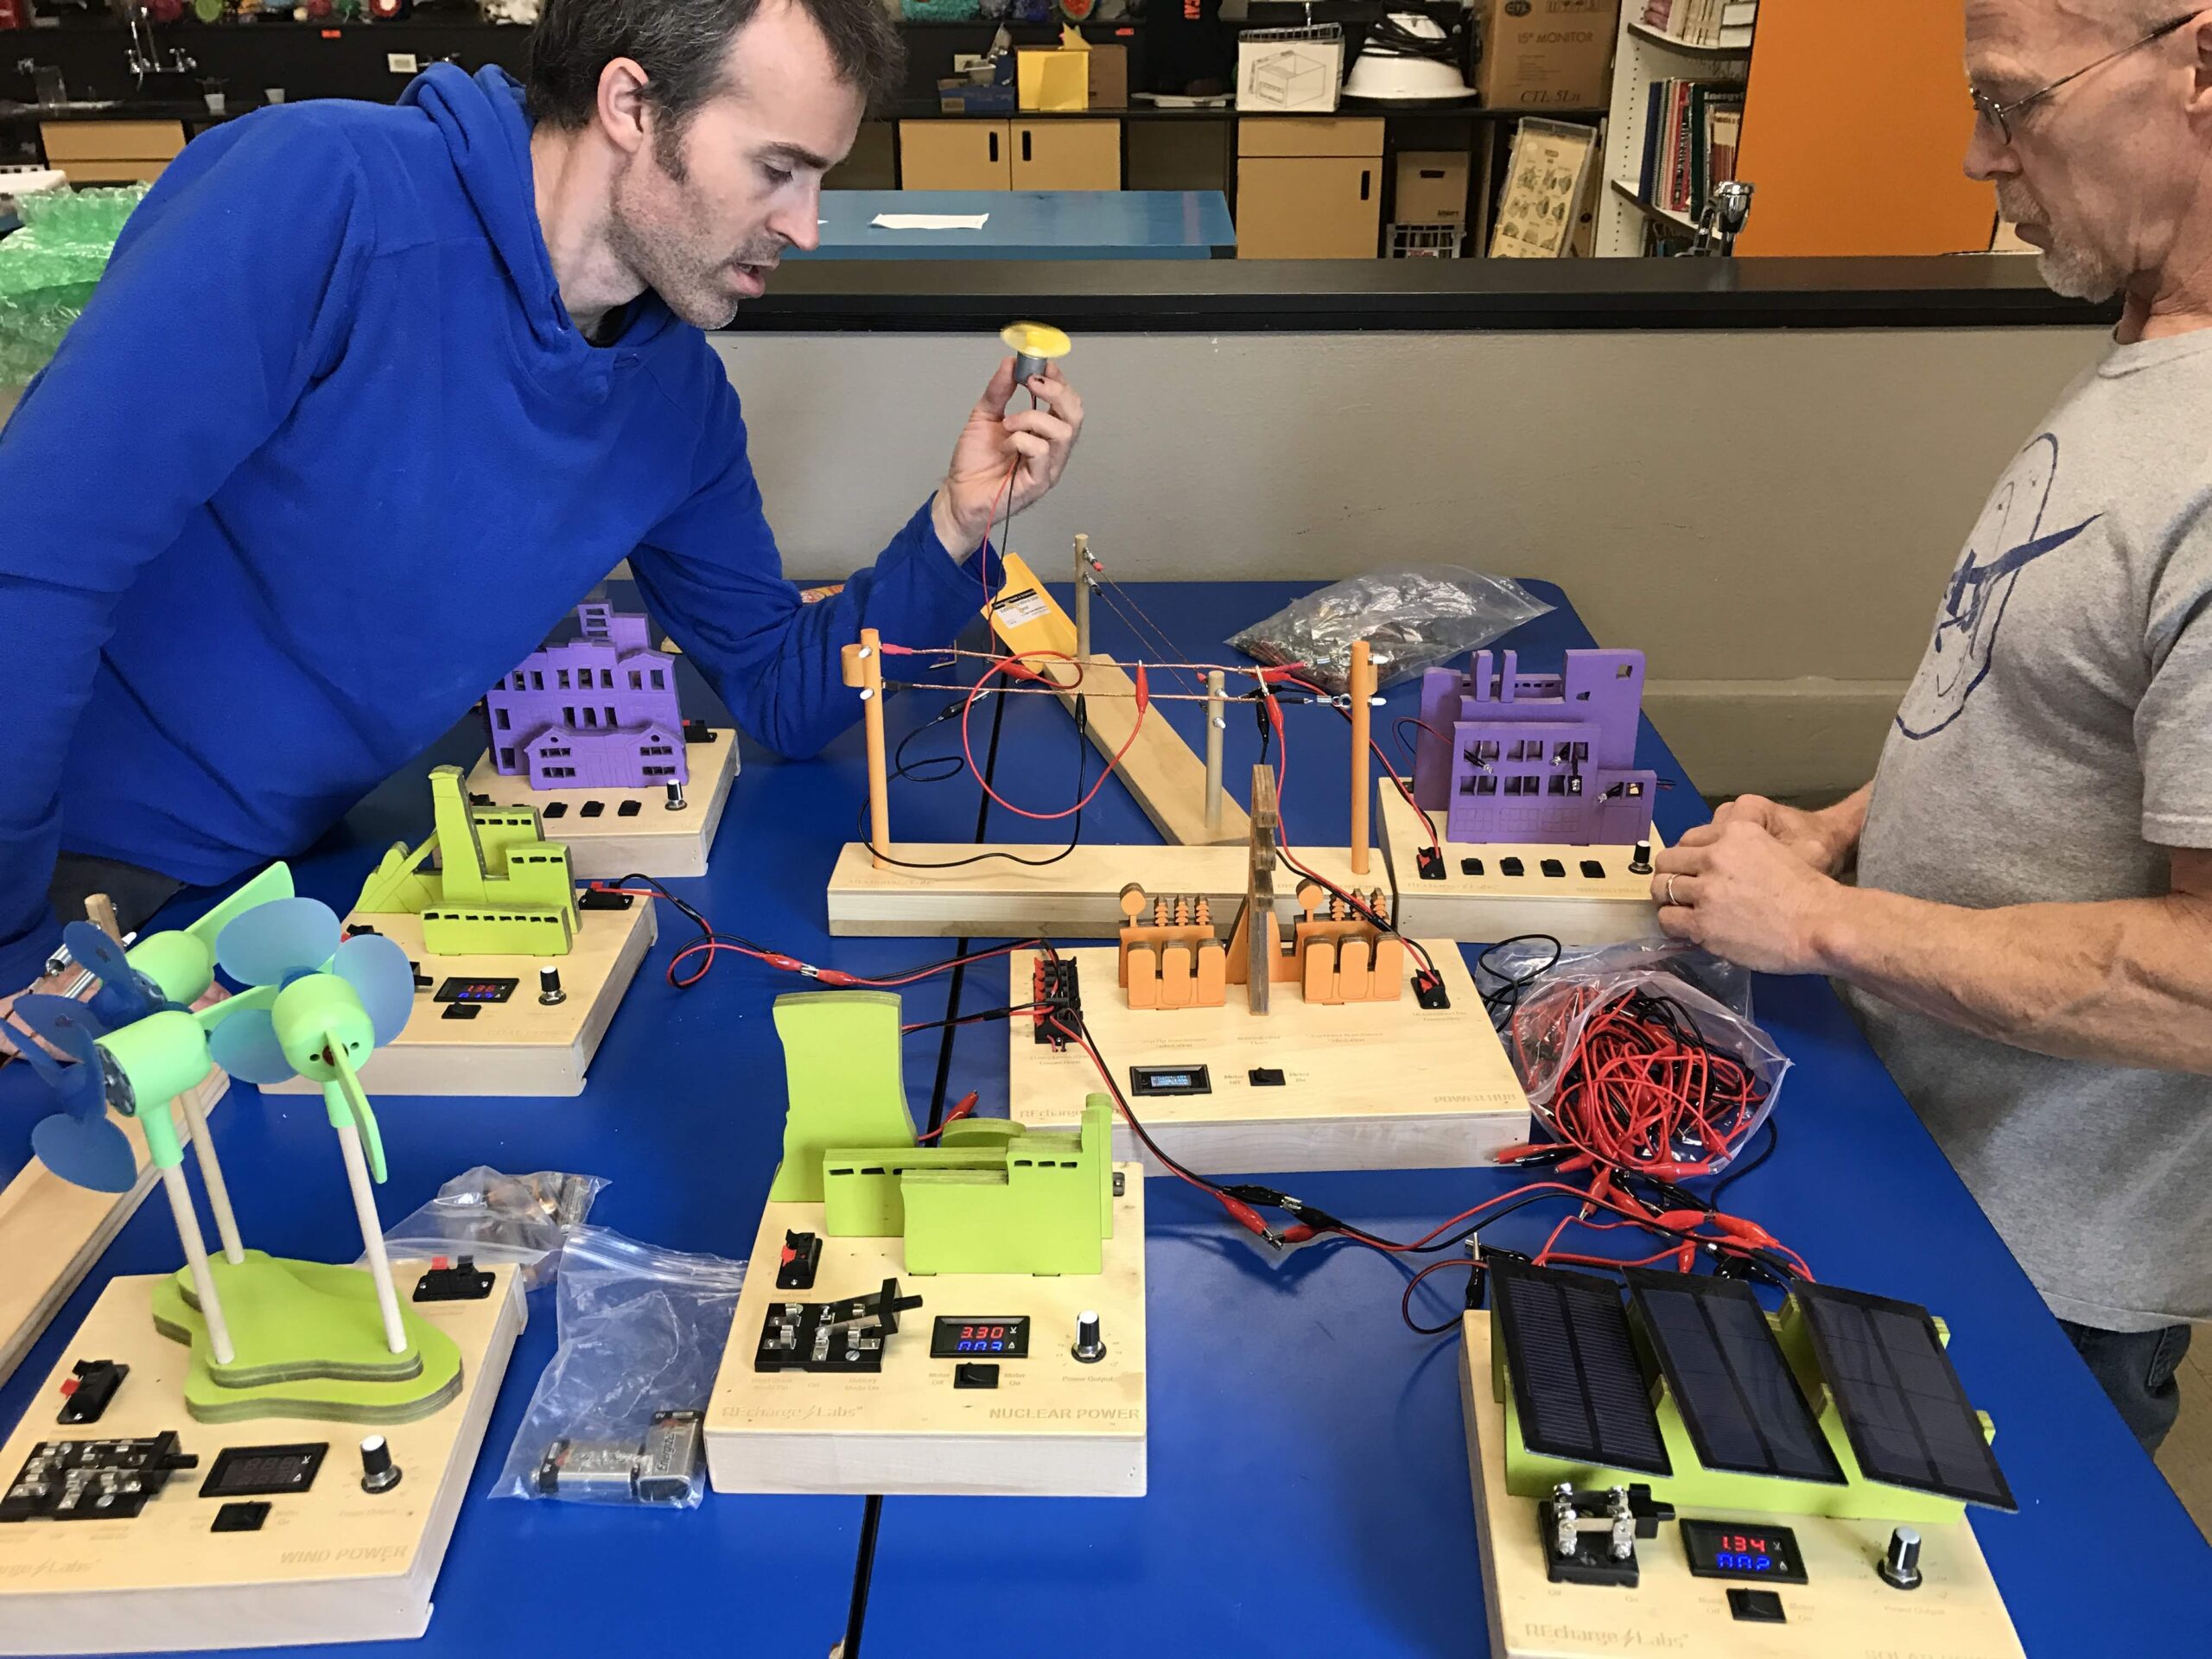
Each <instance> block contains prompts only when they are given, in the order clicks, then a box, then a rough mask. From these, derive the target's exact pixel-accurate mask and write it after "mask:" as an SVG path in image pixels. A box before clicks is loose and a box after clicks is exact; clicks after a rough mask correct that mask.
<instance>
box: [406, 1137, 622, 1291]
mask: <svg viewBox="0 0 2212 1659" xmlns="http://www.w3.org/2000/svg"><path fill="white" fill-rule="evenodd" d="M606 1185H607V1183H606V1181H604V1180H603V1179H601V1178H600V1177H599V1176H596V1175H569V1174H564V1173H562V1172H560V1171H559V1170H550V1169H541V1170H537V1171H535V1172H533V1173H531V1174H528V1175H505V1174H502V1173H500V1172H499V1171H498V1170H496V1169H493V1167H492V1166H490V1165H488V1164H479V1165H477V1166H476V1167H475V1168H474V1169H471V1170H466V1171H464V1172H462V1173H461V1174H459V1175H456V1176H454V1178H453V1179H451V1180H449V1181H448V1182H447V1183H446V1184H445V1185H443V1186H442V1187H440V1188H439V1189H438V1194H437V1196H436V1197H435V1198H432V1199H431V1200H430V1201H429V1203H428V1204H426V1205H423V1207H422V1208H421V1209H419V1210H417V1211H416V1212H415V1213H414V1214H413V1215H411V1216H410V1217H407V1218H406V1219H405V1220H404V1221H401V1222H397V1223H394V1224H392V1225H391V1226H390V1227H387V1228H385V1234H384V1244H385V1253H386V1254H387V1255H391V1256H392V1257H393V1258H395V1259H398V1258H402V1257H405V1258H409V1259H416V1258H419V1259H421V1260H423V1261H428V1260H429V1259H430V1258H431V1257H432V1256H437V1255H454V1256H458V1255H470V1256H474V1257H475V1258H476V1264H477V1265H478V1266H479V1267H485V1268H489V1267H498V1266H501V1265H503V1264H505V1263H510V1262H511V1263H512V1264H513V1265H514V1266H516V1267H517V1268H520V1269H521V1277H522V1283H523V1288H524V1290H536V1289H537V1287H539V1286H541V1285H546V1284H550V1283H551V1282H552V1281H553V1276H554V1275H555V1274H556V1273H558V1272H559V1271H560V1267H561V1247H562V1246H563V1244H565V1243H568V1240H569V1236H570V1235H571V1234H572V1233H574V1232H575V1230H576V1229H578V1228H579V1227H582V1225H583V1224H584V1219H585V1217H588V1216H589V1215H590V1214H591V1206H592V1202H593V1200H594V1199H595V1198H598V1197H599V1195H600V1192H601V1189H602V1188H604V1187H605V1186H606Z"/></svg>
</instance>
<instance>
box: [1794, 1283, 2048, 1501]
mask: <svg viewBox="0 0 2212 1659" xmlns="http://www.w3.org/2000/svg"><path fill="white" fill-rule="evenodd" d="M1794 1294H1796V1297H1797V1300H1798V1302H1799V1305H1800V1306H1802V1308H1803V1309H1804V1312H1805V1316H1806V1319H1807V1320H1808V1323H1809V1325H1810V1326H1811V1329H1812V1333H1813V1348H1814V1351H1815V1353H1816V1354H1817V1355H1818V1356H1819V1358H1820V1362H1821V1375H1822V1376H1825V1377H1826V1378H1827V1384H1828V1389H1829V1392H1830V1393H1831V1394H1833V1395H1834V1397H1835V1402H1836V1406H1837V1408H1838V1409H1839V1410H1840V1412H1841V1413H1842V1414H1843V1426H1844V1431H1845V1433H1846V1434H1847V1436H1848V1437H1849V1439H1850V1440H1851V1450H1852V1453H1853V1456H1854V1457H1856V1458H1857V1459H1859V1468H1860V1470H1861V1471H1864V1472H1865V1473H1866V1477H1867V1478H1868V1479H1870V1480H1878V1481H1881V1482H1883V1483H1885V1484H1888V1485H1891V1486H1910V1487H1911V1488H1913V1489H1914V1490H1916V1491H1927V1492H1939V1493H1942V1495H1943V1496H1944V1497H1955V1498H1961V1499H1963V1500H1964V1501H1965V1502H1967V1503H1982V1504H1986V1505H1987V1506H1989V1507H1990V1508H1991V1509H1996V1510H2017V1509H2018V1507H2019V1506H2018V1504H2017V1503H2014V1502H2013V1499H2012V1488H2011V1487H2010V1486H2008V1485H2006V1484H2005V1475H2004V1471H2001V1470H2000V1469H1999V1468H1998V1466H1997V1459H1996V1456H1995V1454H1994V1453H1993V1452H1991V1451H1990V1449H1989V1442H1988V1440H1986V1438H1985V1437H1984V1436H1983V1434H1982V1432H1981V1422H1980V1419H1978V1418H1977V1417H1975V1415H1974V1408H1973V1407H1972V1406H1970V1405H1969V1404H1968V1403H1967V1395H1966V1390H1965V1389H1963V1388H1961V1387H1960V1385H1959V1374H1958V1373H1957V1372H1956V1371H1955V1370H1952V1369H1951V1361H1950V1358H1949V1357H1948V1355H1946V1354H1945V1353H1944V1351H1943V1344H1942V1339H1941V1338H1939V1337H1937V1335H1936V1322H1935V1320H1934V1319H1931V1318H1929V1313H1928V1310H1927V1309H1926V1308H1924V1307H1921V1306H1917V1305H1916V1304H1915V1303H1912V1302H1895V1301H1891V1300H1889V1299H1887V1298H1886V1297H1882V1296H1868V1295H1865V1294H1861V1293H1860V1292H1858V1291H1854V1290H1837V1289H1835V1288H1834V1287H1829V1286H1826V1285H1810V1284H1801V1285H1799V1286H1798V1287H1796V1291H1795V1293H1794Z"/></svg>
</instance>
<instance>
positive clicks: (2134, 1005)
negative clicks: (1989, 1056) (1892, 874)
mask: <svg viewBox="0 0 2212 1659" xmlns="http://www.w3.org/2000/svg"><path fill="white" fill-rule="evenodd" d="M1814 948H1815V953H1816V955H1817V956H1818V957H1819V959H1820V961H1821V966H1822V971H1825V972H1827V973H1829V974H1831V975H1833V976H1835V977H1837V978H1840V979H1842V980H1846V981H1847V982H1850V983H1851V984H1853V985H1856V986H1858V987H1859V988H1861V989H1863V990H1866V991H1869V992H1872V994H1873V995H1876V996H1878V997H1880V998H1882V999H1883V1000H1884V1001H1888V1002H1894V1003H1897V1005H1899V1006H1900V1007H1907V1008H1911V1009H1914V1010H1916V1012H1918V1013H1921V1014H1927V1015H1929V1017H1930V1018H1933V1019H1936V1020H1942V1021H1943V1022H1944V1023H1945V1024H1947V1025H1953V1026H1958V1027H1962V1028H1963V1029H1965V1030H1967V1031H1971V1032H1974V1033H1976V1034H1978V1035H1980V1036H1983V1037H1987V1038H1989V1039H1993V1040H1994V1041H1997V1042H2003V1043H2010V1044H2012V1045H2013V1046H2016V1047H2019V1048H2026V1049H2032V1050H2034V1051H2035V1052H2037V1053H2041V1054H2055V1055H2059V1056H2062V1057H2064V1058H2071V1059H2084V1060H2099V1061H2103V1062H2105V1063H2107V1064H2110V1065H2134V1066H2145V1067H2151V1068H2154V1069H2157V1070H2160V1071H2194V1072H2202V1073H2208V1074H2212V899H2205V898H2202V897H2198V896H2195V895H2192V894H2189V893H2169V894H2167V895H2165V896H2164V897H2162V898H2156V899H2112V900H2108V901H2105V902H2101V903H2095V904H2049V905H2015V906H2005V907H2004V908H2002V909H1997V910H1967V909H1962V908H1960V907H1958V906H1952V905H1938V904H1931V903H1929V902H1928V901H1927V900H1925V899H1909V898H1906V897H1904V895H1902V894H1900V893H1880V892H1875V891H1872V890H1871V889H1867V888H1863V887H1836V888H1835V889H1834V893H1832V894H1831V895H1830V896H1829V899H1828V902H1827V906H1826V907H1825V912H1824V914H1823V915H1822V917H1821V919H1820V921H1819V922H1818V923H1817V925H1815V945H1814Z"/></svg>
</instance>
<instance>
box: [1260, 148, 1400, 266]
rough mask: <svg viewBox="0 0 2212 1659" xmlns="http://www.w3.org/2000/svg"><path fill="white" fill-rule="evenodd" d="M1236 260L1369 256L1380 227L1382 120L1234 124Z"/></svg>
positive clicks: (1373, 251)
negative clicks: (1235, 152) (1235, 154)
mask: <svg viewBox="0 0 2212 1659" xmlns="http://www.w3.org/2000/svg"><path fill="white" fill-rule="evenodd" d="M1236 149H1237V160H1236V254H1237V257H1239V258H1241V259H1372V258H1374V257H1375V256H1376V243H1377V241H1378V239H1379V238H1380V236H1381V234H1382V227H1383V123H1382V122H1381V121H1380V120H1379V119H1376V118H1344V119H1336V118H1327V117H1315V118H1312V119H1307V118H1302V117H1301V118H1287V117H1286V118H1274V119H1267V120H1252V119H1246V120H1241V121H1239V122H1238V123H1237V124H1236Z"/></svg>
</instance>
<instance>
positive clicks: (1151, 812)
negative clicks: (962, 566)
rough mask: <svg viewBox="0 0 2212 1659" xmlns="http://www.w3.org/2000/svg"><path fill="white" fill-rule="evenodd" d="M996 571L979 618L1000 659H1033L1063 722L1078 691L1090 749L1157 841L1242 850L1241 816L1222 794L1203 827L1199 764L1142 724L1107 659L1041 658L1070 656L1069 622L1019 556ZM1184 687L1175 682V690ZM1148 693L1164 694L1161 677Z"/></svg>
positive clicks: (1172, 733) (1168, 736) (1131, 691)
mask: <svg viewBox="0 0 2212 1659" xmlns="http://www.w3.org/2000/svg"><path fill="white" fill-rule="evenodd" d="M1004 569H1005V571H1006V582H1005V585H1004V587H1003V588H1002V590H1001V592H1000V594H999V595H998V597H997V599H996V600H995V601H994V602H993V603H992V604H990V605H989V606H988V607H985V609H984V615H986V616H987V617H988V618H989V619H990V624H991V630H992V632H995V634H997V636H998V637H999V639H1000V640H1001V643H1003V644H1004V645H1005V646H1006V648H1007V650H1008V651H1013V652H1032V653H1037V654H1034V655H1032V656H1031V657H1030V658H1029V660H1028V661H1027V662H1026V663H1025V664H1023V666H1024V667H1025V668H1027V670H1028V671H1029V672H1030V673H1032V674H1033V675H1035V676H1036V677H1038V678H1039V679H1040V680H1044V681H1046V683H1049V684H1051V685H1052V686H1053V687H1054V688H1055V689H1056V690H1058V692H1059V694H1060V702H1061V704H1062V706H1063V707H1065V709H1067V710H1068V713H1069V715H1071V716H1072V715H1074V713H1075V704H1076V697H1077V690H1078V688H1079V689H1080V690H1081V692H1082V693H1083V695H1084V723H1085V725H1086V727H1087V728H1088V730H1089V731H1090V741H1091V742H1092V743H1093V744H1095V745H1096V747H1097V749H1098V752H1099V753H1101V754H1103V755H1104V756H1105V757H1106V759H1107V760H1109V761H1112V760H1116V758H1117V757H1118V759H1119V763H1120V764H1119V765H1118V766H1116V768H1115V770H1116V773H1117V774H1118V775H1119V776H1120V778H1121V779H1122V784H1123V785H1125V786H1127V788H1128V791H1129V793H1130V794H1131V795H1132V796H1134V797H1135V798H1136V803H1137V804H1138V805H1139V806H1141V807H1142V808H1143V809H1144V815H1145V817H1148V818H1150V819H1151V820H1152V823H1153V827H1154V829H1158V830H1159V831H1160V836H1161V837H1162V838H1163V839H1164V840H1166V842H1169V843H1170V844H1171V845H1174V846H1187V847H1205V846H1213V847H1220V846H1240V847H1241V846H1243V844H1244V841H1245V838H1246V836H1249V834H1250V833H1251V824H1250V822H1249V820H1248V819H1247V818H1246V817H1245V815H1244V809H1243V807H1241V806H1239V805H1237V804H1236V801H1235V800H1233V799H1231V798H1230V797H1229V796H1228V795H1227V793H1226V792H1224V795H1223V798H1222V811H1221V822H1220V823H1216V824H1208V823H1206V816H1205V794H1206V765H1205V761H1203V760H1199V759H1198V756H1197V755H1195V754H1193V753H1192V752H1191V748H1190V746H1189V745H1188V744H1186V743H1185V742H1184V741H1183V739H1182V737H1181V735H1180V734H1178V733H1177V731H1176V730H1175V728H1173V726H1171V725H1169V724H1168V723H1167V721H1165V720H1163V719H1161V718H1160V712H1159V710H1158V709H1154V710H1153V711H1152V715H1151V718H1150V719H1142V717H1141V715H1140V713H1139V711H1138V709H1137V705H1136V683H1135V681H1133V680H1132V679H1130V677H1129V676H1128V671H1127V670H1126V669H1124V668H1123V667H1122V665H1121V664H1119V663H1117V662H1116V661H1114V660H1113V658H1110V657H1103V656H1099V655H1097V654H1096V653H1093V654H1092V655H1091V656H1090V657H1087V658H1080V659H1079V660H1078V661H1072V662H1062V661H1060V660H1058V658H1054V657H1053V656H1052V655H1049V654H1047V653H1051V652H1058V653H1059V654H1060V655H1061V656H1063V657H1068V658H1075V657H1076V656H1077V652H1076V627H1075V620H1074V619H1073V618H1072V617H1071V616H1070V615H1069V614H1068V613H1066V612H1065V611H1064V610H1062V609H1061V608H1060V606H1059V601H1057V600H1055V599H1054V598H1053V597H1052V594H1050V593H1049V592H1047V591H1046V587H1045V584H1044V583H1043V582H1039V581H1038V580H1037V577H1036V574H1035V573H1034V572H1033V571H1032V570H1031V569H1030V568H1029V567H1028V566H1027V564H1025V563H1023V562H1022V560H1021V558H1020V556H1019V555H1017V554H1012V553H1009V554H1007V555H1006V556H1005V560H1004ZM1187 683H1188V682H1187V681H1185V680H1183V679H1178V680H1177V681H1176V684H1177V686H1178V687H1181V686H1183V685H1185V684H1187ZM1154 690H1166V676H1165V675H1162V676H1160V680H1159V681H1158V682H1157V683H1155V684H1154ZM1140 721H1141V724H1140Z"/></svg>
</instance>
